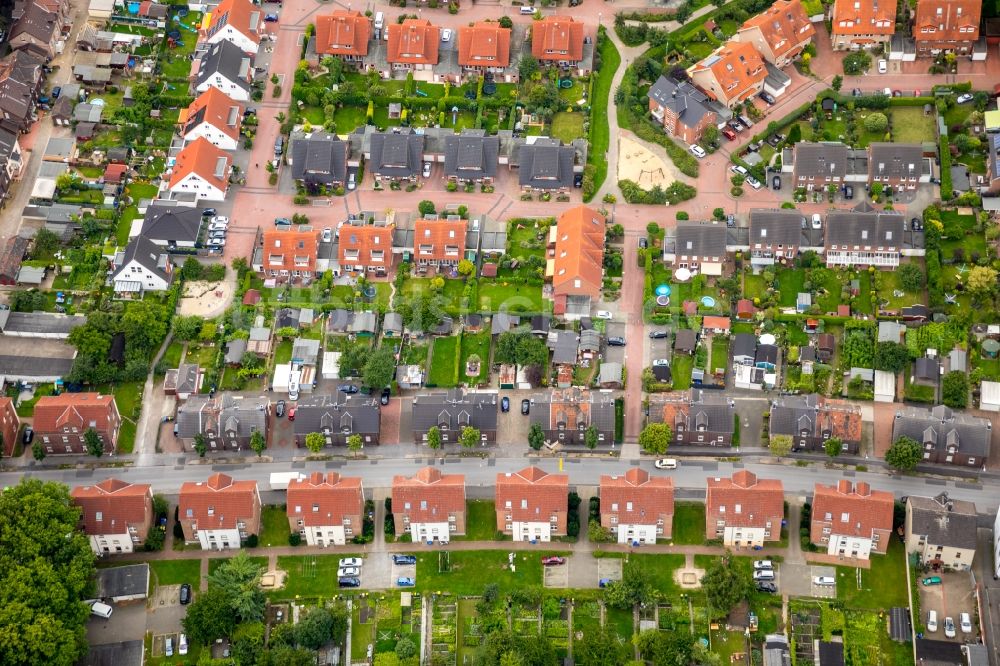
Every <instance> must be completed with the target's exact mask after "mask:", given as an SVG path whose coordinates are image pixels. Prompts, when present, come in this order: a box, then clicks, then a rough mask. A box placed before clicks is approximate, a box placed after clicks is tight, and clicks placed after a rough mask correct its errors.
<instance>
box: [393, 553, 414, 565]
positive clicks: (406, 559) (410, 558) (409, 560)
mask: <svg viewBox="0 0 1000 666" xmlns="http://www.w3.org/2000/svg"><path fill="white" fill-rule="evenodd" d="M392 563H393V564H416V563H417V557H416V556H415V555H393V556H392Z"/></svg>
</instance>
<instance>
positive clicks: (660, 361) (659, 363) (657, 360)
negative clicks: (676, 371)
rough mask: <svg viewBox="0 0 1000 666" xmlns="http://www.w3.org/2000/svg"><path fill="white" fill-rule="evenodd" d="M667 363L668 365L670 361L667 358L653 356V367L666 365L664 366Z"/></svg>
mask: <svg viewBox="0 0 1000 666" xmlns="http://www.w3.org/2000/svg"><path fill="white" fill-rule="evenodd" d="M669 365H670V361H669V360H667V359H665V358H654V359H653V367H654V368H661V367H666V366H669Z"/></svg>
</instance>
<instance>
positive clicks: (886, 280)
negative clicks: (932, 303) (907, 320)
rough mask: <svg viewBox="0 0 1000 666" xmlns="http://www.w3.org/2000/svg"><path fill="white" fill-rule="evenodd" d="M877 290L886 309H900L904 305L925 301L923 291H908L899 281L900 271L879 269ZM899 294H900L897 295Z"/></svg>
mask: <svg viewBox="0 0 1000 666" xmlns="http://www.w3.org/2000/svg"><path fill="white" fill-rule="evenodd" d="M875 291H876V294H877V297H878V300H879V302H880V303H882V304H884V305H883V306H882V307H883V308H884V309H886V310H899V309H901V308H903V307H907V306H910V305H916V304H917V303H925V302H926V299H925V297H924V294H923V293H918V292H908V291H906V290H904V289H903V285H902V284H901V283H900V281H899V272H898V271H877V272H876V273H875ZM897 294H900V295H898V296H897Z"/></svg>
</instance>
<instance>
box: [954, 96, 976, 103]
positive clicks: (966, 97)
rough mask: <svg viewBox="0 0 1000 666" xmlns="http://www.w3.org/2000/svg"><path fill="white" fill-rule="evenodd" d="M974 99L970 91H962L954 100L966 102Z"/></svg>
mask: <svg viewBox="0 0 1000 666" xmlns="http://www.w3.org/2000/svg"><path fill="white" fill-rule="evenodd" d="M973 99H974V95H972V93H963V94H961V95H959V96H958V98H957V99H956V100H955V104H968V103H969V102H971V101H972V100H973Z"/></svg>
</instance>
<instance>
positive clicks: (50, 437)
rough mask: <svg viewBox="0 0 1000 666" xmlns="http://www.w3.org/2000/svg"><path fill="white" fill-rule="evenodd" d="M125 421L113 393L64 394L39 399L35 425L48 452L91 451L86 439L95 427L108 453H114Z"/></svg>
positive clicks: (36, 432)
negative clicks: (88, 449)
mask: <svg viewBox="0 0 1000 666" xmlns="http://www.w3.org/2000/svg"><path fill="white" fill-rule="evenodd" d="M121 422H122V418H121V415H120V414H119V413H118V405H117V404H115V397H114V396H113V395H102V394H100V393H63V394H61V395H48V396H43V397H41V398H39V399H38V402H37V403H35V414H34V421H33V423H32V428H34V430H35V438H36V439H38V440H40V441H41V442H42V447H43V448H44V449H45V452H46V453H48V454H60V453H63V454H69V453H77V454H81V453H87V446H86V442H85V439H84V438H85V436H86V433H87V431H88V430H91V429H92V430H94V431H95V432H96V433H97V436H98V437H99V438H100V440H101V442H102V443H103V445H104V452H105V453H113V452H114V450H115V446H117V444H118V432H119V428H120V427H121Z"/></svg>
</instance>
